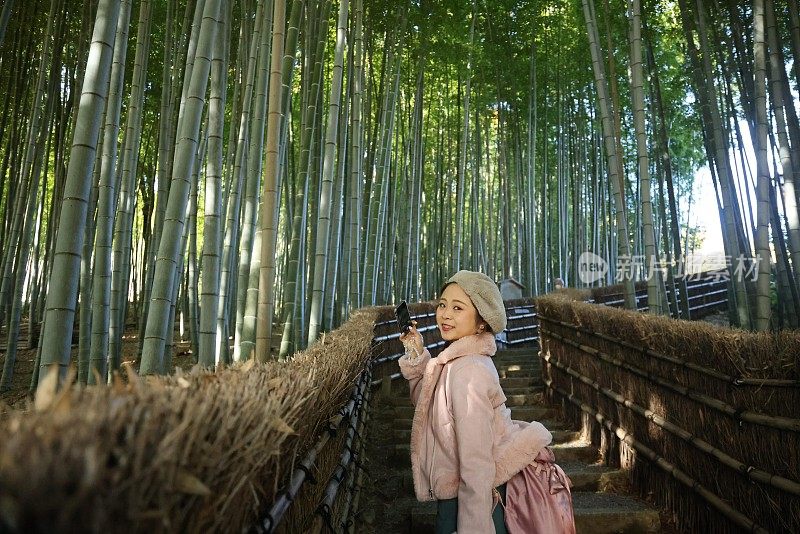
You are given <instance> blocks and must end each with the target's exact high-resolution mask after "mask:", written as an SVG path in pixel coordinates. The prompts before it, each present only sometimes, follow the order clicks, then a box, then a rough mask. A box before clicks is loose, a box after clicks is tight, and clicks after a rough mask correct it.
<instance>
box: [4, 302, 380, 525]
mask: <svg viewBox="0 0 800 534" xmlns="http://www.w3.org/2000/svg"><path fill="white" fill-rule="evenodd" d="M374 317H375V313H374V311H369V310H367V311H359V312H356V313H354V314H353V317H352V319H351V320H350V321H348V323H346V324H345V325H343V326H342V327H341V328H340V329H339V330H337V331H334V332H331V333H329V334H327V335H326V336H325V338H324V339H323V340H320V341H319V342H318V343H316V344H315V345H314V346H312V347H311V348H310V349H309V350H307V351H305V352H304V353H302V354H299V355H298V356H297V357H296V358H294V359H293V360H291V361H289V362H287V363H279V362H270V363H267V364H256V363H255V362H248V363H247V364H245V365H242V366H236V367H232V368H228V369H224V370H221V371H219V372H217V373H213V372H208V371H203V370H200V369H199V368H195V369H193V370H192V371H191V372H190V373H188V374H186V373H181V372H178V373H176V374H175V375H174V376H170V377H155V378H151V377H148V379H147V380H142V379H137V378H136V376H135V374H132V373H129V383H128V384H127V385H126V384H124V383H123V382H122V381H118V382H117V383H115V384H114V385H113V386H112V387H110V388H103V387H97V388H85V389H79V388H71V389H69V388H67V389H64V390H63V391H62V392H60V393H59V394H57V395H55V396H53V397H52V398H51V399H47V398H45V399H40V400H39V401H37V405H38V409H37V410H35V411H32V412H30V413H23V412H16V413H12V414H11V415H10V416H9V417H8V418H7V419H6V420H5V421H3V423H2V425H0V433H2V435H3V436H4V439H3V440H2V441H0V530H3V529H8V528H10V529H13V530H19V531H25V532H38V531H47V532H53V531H95V532H96V531H103V532H122V531H124V532H144V531H159V532H174V531H192V532H197V531H230V532H235V531H241V529H242V528H244V527H246V526H247V525H250V524H252V523H253V522H254V520H255V519H256V517H257V516H258V514H259V513H261V512H262V511H263V510H264V508H265V507H266V506H267V505H269V504H270V503H271V502H272V500H273V498H274V496H275V492H276V487H277V486H278V484H279V483H280V482H281V481H282V479H283V478H285V476H286V475H287V473H289V472H291V469H292V462H293V461H294V460H295V459H297V456H298V455H297V454H292V451H293V450H294V451H295V452H296V453H297V452H301V451H302V449H303V447H304V446H306V445H307V444H308V443H310V442H312V441H313V439H314V437H315V434H316V432H317V429H318V428H319V427H320V426H321V424H322V423H323V422H324V421H325V420H326V419H327V418H328V417H330V415H332V414H333V413H335V412H336V411H337V410H338V408H339V406H340V405H341V404H343V402H344V401H345V399H346V398H347V396H348V394H349V392H350V389H352V385H353V378H354V377H355V376H356V375H357V374H358V372H359V371H360V370H361V368H363V364H364V361H365V360H366V359H367V358H368V357H369V347H370V342H371V339H372V323H373V321H374ZM44 397H47V396H46V395H45V396H44Z"/></svg>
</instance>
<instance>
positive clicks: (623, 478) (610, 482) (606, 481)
mask: <svg viewBox="0 0 800 534" xmlns="http://www.w3.org/2000/svg"><path fill="white" fill-rule="evenodd" d="M558 465H559V466H561V469H563V470H564V472H565V473H566V474H567V476H568V477H569V479H570V481H571V482H572V491H573V492H575V491H600V490H603V489H604V488H609V487H611V488H621V487H622V488H624V487H627V486H628V476H627V474H626V473H625V471H622V470H620V469H614V468H611V467H606V466H604V465H598V464H587V463H585V462H573V461H567V462H558ZM412 484H413V483H412Z"/></svg>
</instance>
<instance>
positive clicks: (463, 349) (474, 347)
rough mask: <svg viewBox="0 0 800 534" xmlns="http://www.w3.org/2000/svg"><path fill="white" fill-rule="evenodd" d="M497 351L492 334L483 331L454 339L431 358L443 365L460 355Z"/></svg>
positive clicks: (490, 354)
mask: <svg viewBox="0 0 800 534" xmlns="http://www.w3.org/2000/svg"><path fill="white" fill-rule="evenodd" d="M496 352H497V344H496V343H495V342H494V334H491V333H489V332H484V333H483V334H473V335H471V336H464V337H462V338H459V339H456V340H455V341H453V342H452V343H450V346H449V347H447V348H446V349H444V350H443V351H442V352H441V353H440V354H439V356H437V357H436V358H434V359H433V361H434V362H436V363H437V364H439V365H444V364H446V363H447V362H451V361H453V360H455V359H456V358H460V357H461V356H467V355H469V354H479V355H481V356H494V354H495V353H496Z"/></svg>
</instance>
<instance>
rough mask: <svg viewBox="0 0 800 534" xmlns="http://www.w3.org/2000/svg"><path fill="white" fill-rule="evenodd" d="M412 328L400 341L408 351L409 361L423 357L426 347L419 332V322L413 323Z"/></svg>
mask: <svg viewBox="0 0 800 534" xmlns="http://www.w3.org/2000/svg"><path fill="white" fill-rule="evenodd" d="M411 323H412V326H411V327H410V328H409V329H408V331H407V332H405V333H404V334H402V335H401V336H400V341H401V342H402V343H403V347H404V348H405V350H406V354H407V355H408V359H409V360H412V361H413V360H416V359H417V358H419V357H420V356H421V355H422V352H423V351H424V350H425V346H424V344H423V341H422V334H420V333H419V330H417V321H411Z"/></svg>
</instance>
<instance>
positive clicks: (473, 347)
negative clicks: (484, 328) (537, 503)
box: [399, 333, 553, 534]
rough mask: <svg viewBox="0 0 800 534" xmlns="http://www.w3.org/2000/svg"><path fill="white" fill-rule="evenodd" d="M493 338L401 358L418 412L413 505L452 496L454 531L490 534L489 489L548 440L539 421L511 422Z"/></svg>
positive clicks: (414, 435)
mask: <svg viewBox="0 0 800 534" xmlns="http://www.w3.org/2000/svg"><path fill="white" fill-rule="evenodd" d="M495 352H497V347H496V345H495V342H494V335H493V334H490V333H483V334H476V335H472V336H466V337H463V338H461V339H458V340H456V341H454V342H453V343H452V344H451V345H450V346H449V347H447V348H446V349H445V350H443V351H442V353H441V354H440V355H439V356H438V357H437V358H431V355H430V353H429V352H428V351H427V350H425V352H424V353H423V354H422V356H420V357H419V358H418V359H417V361H416V362H415V363H411V362H410V361H409V359H408V357H407V356H403V357H401V358H400V360H399V364H400V370H401V371H402V373H403V376H404V377H405V378H406V379H407V380H408V381H409V384H410V386H411V400H412V401H413V402H414V404H415V406H416V408H415V410H414V421H413V425H412V427H411V470H412V474H413V477H414V490H415V492H416V496H417V499H419V500H420V501H430V500H439V499H452V498H453V497H458V532H459V534H469V533H476V534H477V533H480V534H486V533H493V532H494V531H495V530H494V525H493V523H492V517H491V515H492V508H493V498H492V489H493V488H495V487H496V486H499V485H500V484H503V483H504V482H507V481H508V480H509V479H510V478H511V477H512V476H514V475H515V474H516V473H518V472H519V471H521V470H522V469H523V468H524V467H525V466H526V465H528V464H530V463H531V462H533V461H534V460H535V458H536V455H537V454H539V451H541V450H542V449H543V448H544V447H546V446H547V445H548V444H549V443H550V442H551V441H552V439H553V437H552V435H551V434H550V432H549V431H548V430H547V429H546V428H545V427H544V426H543V425H542V424H541V423H537V422H531V423H526V422H524V421H512V420H511V410H509V409H508V408H507V407H506V405H505V402H506V396H505V394H504V393H503V390H502V388H501V387H500V379H499V377H498V375H497V369H496V368H495V366H494V363H493V362H492V360H491V356H493V355H494V353H495Z"/></svg>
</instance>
